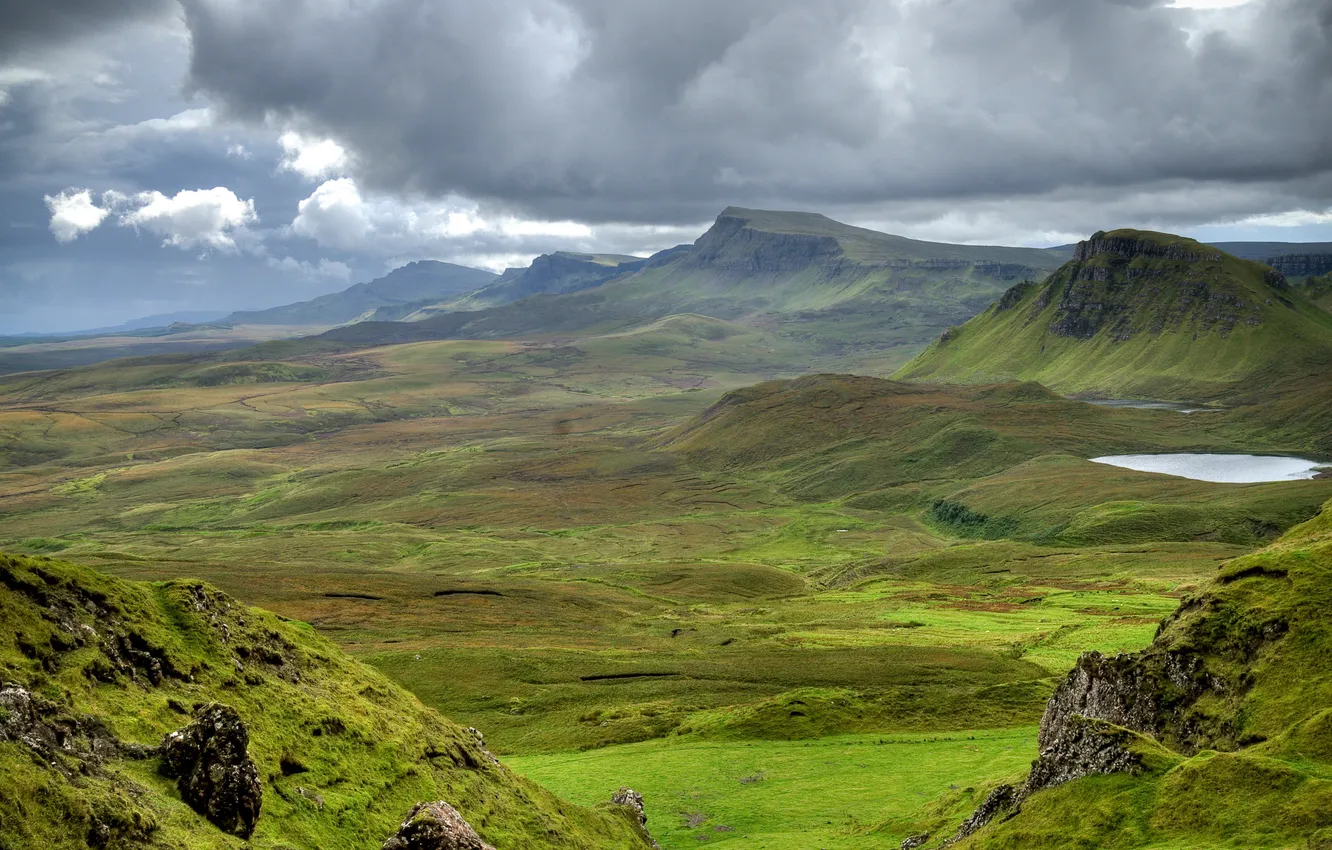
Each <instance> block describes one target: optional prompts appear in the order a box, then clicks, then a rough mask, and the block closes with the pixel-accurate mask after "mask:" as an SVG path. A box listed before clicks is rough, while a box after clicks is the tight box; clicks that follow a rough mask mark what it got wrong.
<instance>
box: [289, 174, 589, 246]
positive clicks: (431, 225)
mask: <svg viewBox="0 0 1332 850" xmlns="http://www.w3.org/2000/svg"><path fill="white" fill-rule="evenodd" d="M291 229H292V232H294V233H296V234H297V235H299V236H305V237H308V238H310V239H313V240H314V241H316V242H318V243H319V244H320V245H324V246H326V247H330V248H338V249H341V250H344V251H370V252H374V253H384V254H393V253H397V252H400V251H402V250H403V249H405V248H411V247H426V246H430V245H438V244H441V243H450V242H457V241H459V240H467V239H480V238H495V239H509V240H520V239H524V238H532V237H537V238H540V237H556V238H561V239H570V240H582V239H587V238H588V237H590V236H591V235H592V228H590V227H589V226H588V225H586V224H579V223H577V222H572V221H532V220H527V219H520V218H516V217H514V216H508V215H499V216H486V215H484V214H483V213H482V211H481V208H480V206H479V205H478V204H476V203H475V202H474V201H469V200H467V199H466V198H459V197H457V196H451V197H448V198H446V199H444V200H442V201H429V202H425V201H423V202H415V203H412V202H404V201H400V200H398V199H396V198H393V197H391V196H388V195H365V194H363V193H362V192H361V189H360V187H359V186H357V185H356V181H355V180H353V179H351V178H350V177H339V178H338V179H336V180H327V181H325V182H324V183H322V184H320V186H319V187H318V188H317V189H315V190H314V192H313V193H311V195H310V197H308V198H306V199H305V200H303V201H301V202H300V204H299V205H298V207H297V214H296V218H295V220H294V221H292V223H291Z"/></svg>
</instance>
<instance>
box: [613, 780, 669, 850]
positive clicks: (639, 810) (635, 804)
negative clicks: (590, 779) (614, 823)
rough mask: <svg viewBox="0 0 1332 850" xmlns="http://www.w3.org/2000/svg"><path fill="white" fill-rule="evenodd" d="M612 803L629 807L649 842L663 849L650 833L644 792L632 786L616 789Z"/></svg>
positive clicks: (658, 849) (657, 848) (657, 849)
mask: <svg viewBox="0 0 1332 850" xmlns="http://www.w3.org/2000/svg"><path fill="white" fill-rule="evenodd" d="M611 803H612V804H614V805H616V806H624V807H625V808H627V809H629V810H630V811H631V813H632V814H633V816H634V818H635V819H637V821H638V827H639V829H640V830H641V831H642V833H643V836H644V837H645V838H647V840H648V843H649V844H650V845H651V846H652V847H654V848H656V850H661V845H659V844H658V843H657V842H656V840H654V839H653V838H652V836H651V835H650V834H648V828H647V810H646V809H645V808H644V806H643V795H642V794H640V793H638V792H637V791H635V790H634V789H632V788H621V789H620V790H619V791H616V792H615V793H614V794H612V795H611Z"/></svg>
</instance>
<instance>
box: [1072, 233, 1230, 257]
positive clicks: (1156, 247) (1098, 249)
mask: <svg viewBox="0 0 1332 850" xmlns="http://www.w3.org/2000/svg"><path fill="white" fill-rule="evenodd" d="M1103 254H1110V255H1113V256H1115V257H1121V258H1123V259H1126V260H1132V259H1134V258H1136V257H1152V258H1156V259H1162V260H1179V261H1181V262H1186V263H1196V262H1198V261H1200V260H1220V259H1221V256H1222V255H1221V252H1220V251H1217V250H1216V249H1214V248H1208V247H1207V246H1206V245H1201V244H1200V245H1198V246H1197V247H1196V248H1194V247H1192V246H1186V245H1184V244H1182V243H1178V242H1170V243H1166V244H1162V243H1160V242H1155V241H1152V240H1150V239H1137V238H1134V237H1131V236H1110V235H1108V234H1106V233H1105V232H1104V231H1100V232H1097V233H1095V234H1093V235H1092V237H1091V238H1090V239H1087V240H1085V241H1083V242H1079V243H1078V245H1077V247H1076V248H1074V249H1073V260H1074V262H1079V263H1081V262H1085V261H1087V260H1090V259H1092V258H1093V257H1099V256H1101V255H1103Z"/></svg>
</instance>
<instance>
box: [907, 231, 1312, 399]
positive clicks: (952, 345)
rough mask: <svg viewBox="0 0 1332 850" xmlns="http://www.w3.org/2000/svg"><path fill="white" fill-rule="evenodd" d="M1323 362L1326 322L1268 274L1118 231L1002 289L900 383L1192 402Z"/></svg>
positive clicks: (1198, 248) (1210, 253) (1181, 244)
mask: <svg viewBox="0 0 1332 850" xmlns="http://www.w3.org/2000/svg"><path fill="white" fill-rule="evenodd" d="M1329 361H1332V317H1329V316H1328V314H1327V313H1325V312H1324V311H1322V310H1319V309H1318V308H1317V307H1315V306H1314V305H1313V304H1311V303H1310V302H1309V300H1308V299H1307V298H1306V297H1305V296H1304V295H1303V294H1301V293H1300V292H1298V291H1295V290H1294V289H1292V288H1291V287H1290V286H1289V285H1287V284H1286V283H1285V281H1284V279H1283V278H1282V277H1281V276H1280V275H1278V274H1276V273H1274V272H1273V271H1272V270H1271V269H1269V268H1268V267H1266V266H1262V265H1259V264H1257V263H1253V262H1250V261H1247V260H1240V259H1237V258H1235V257H1232V256H1229V255H1227V254H1224V253H1222V252H1220V251H1219V250H1217V249H1214V248H1210V247H1208V246H1205V245H1202V244H1199V243H1197V242H1194V241H1193V240H1190V239H1183V238H1180V237H1175V236H1169V235H1166V234H1159V233H1146V232H1139V231H1127V230H1120V231H1114V232H1111V233H1108V234H1097V235H1096V236H1095V237H1093V238H1092V240H1090V241H1089V242H1084V243H1081V245H1079V248H1078V253H1077V255H1076V256H1075V258H1074V259H1073V260H1072V261H1070V262H1069V263H1067V264H1066V265H1064V266H1063V267H1061V268H1060V269H1059V270H1058V271H1057V272H1056V273H1054V274H1053V275H1051V276H1050V277H1049V279H1047V280H1046V281H1045V282H1044V283H1043V284H1022V285H1019V286H1017V287H1014V288H1012V289H1010V290H1009V291H1008V292H1007V293H1005V294H1004V297H1003V298H1001V299H1000V300H999V301H997V302H996V303H995V304H993V305H991V307H990V308H989V309H988V310H986V311H985V312H984V313H982V314H980V315H979V316H977V317H976V318H974V319H972V320H971V321H969V322H967V323H966V324H964V325H962V326H961V327H957V328H952V329H949V330H948V331H947V332H946V333H945V334H943V335H942V336H941V337H940V338H939V339H938V340H937V341H935V343H934V344H933V345H931V346H930V347H929V348H928V349H927V350H926V351H925V352H923V353H922V354H921V355H920V356H919V357H917V358H916V359H915V360H913V361H912V362H911V363H910V364H908V365H907V366H906V367H904V368H903V369H902V370H900V371H899V372H898V374H897V376H898V377H900V378H903V379H907V380H923V381H942V382H953V383H974V384H982V383H991V382H994V381H998V380H1011V379H1018V380H1029V381H1039V382H1041V383H1042V384H1045V385H1046V386H1049V387H1051V388H1052V389H1055V390H1057V391H1059V392H1062V393H1070V394H1086V395H1090V396H1102V397H1122V398H1156V399H1194V400H1196V399H1206V398H1213V397H1217V396H1223V395H1233V394H1235V393H1236V392H1238V391H1242V390H1243V389H1245V385H1246V383H1253V382H1262V383H1266V382H1269V381H1271V380H1273V379H1275V378H1277V377H1279V376H1280V375H1282V374H1289V373H1290V372H1292V371H1299V370H1301V369H1304V368H1308V367H1309V366H1310V364H1315V363H1327V362H1329Z"/></svg>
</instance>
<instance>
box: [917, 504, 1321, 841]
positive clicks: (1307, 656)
mask: <svg viewBox="0 0 1332 850" xmlns="http://www.w3.org/2000/svg"><path fill="white" fill-rule="evenodd" d="M1329 604H1332V505H1329V506H1328V508H1327V509H1325V510H1324V512H1323V513H1322V514H1321V515H1320V516H1318V517H1317V518H1315V519H1313V520H1311V521H1310V522H1308V523H1306V524H1304V525H1302V526H1299V527H1297V528H1295V529H1293V530H1292V531H1291V532H1289V533H1288V534H1287V535H1286V536H1285V537H1283V538H1282V539H1281V540H1280V541H1279V542H1277V543H1275V544H1273V545H1272V546H1270V547H1269V548H1267V549H1265V550H1263V551H1261V552H1257V553H1255V554H1252V555H1248V556H1245V557H1242V558H1238V559H1235V560H1233V561H1230V562H1228V563H1226V564H1224V565H1222V567H1221V569H1220V570H1219V573H1218V575H1217V577H1216V579H1215V580H1214V581H1213V582H1211V583H1209V584H1208V585H1207V586H1205V587H1204V588H1202V589H1201V590H1200V591H1199V592H1198V593H1196V594H1194V595H1193V596H1191V597H1190V598H1188V599H1186V600H1185V601H1184V603H1183V604H1182V605H1181V606H1180V608H1179V609H1178V610H1177V611H1176V612H1175V613H1173V614H1172V615H1171V616H1170V617H1168V618H1167V619H1166V620H1165V622H1164V623H1163V625H1162V628H1161V630H1160V632H1159V634H1158V635H1157V637H1156V639H1155V640H1154V641H1153V643H1152V645H1151V646H1150V647H1149V648H1147V649H1146V650H1144V651H1142V652H1140V653H1137V654H1134V655H1132V656H1127V657H1122V658H1117V659H1113V660H1111V661H1109V662H1104V661H1100V660H1095V659H1093V660H1088V661H1085V662H1082V663H1080V665H1079V668H1080V670H1082V671H1084V672H1083V674H1082V675H1085V676H1089V677H1090V678H1091V681H1092V682H1093V684H1092V685H1091V687H1093V688H1099V689H1100V692H1099V693H1100V696H1099V697H1098V698H1097V699H1096V701H1095V702H1094V703H1080V704H1077V710H1079V711H1083V712H1085V713H1086V715H1087V716H1090V717H1092V718H1093V719H1094V720H1095V721H1097V722H1100V723H1102V724H1103V726H1102V727H1101V728H1102V729H1103V730H1104V731H1103V732H1101V733H1100V734H1102V735H1104V736H1106V737H1105V738H1104V739H1103V740H1104V741H1106V742H1107V743H1106V744H1105V746H1124V747H1126V748H1127V750H1126V752H1129V753H1132V754H1134V755H1133V757H1132V758H1131V759H1130V760H1129V763H1131V764H1133V765H1135V766H1133V767H1131V768H1129V769H1127V770H1124V769H1120V770H1113V771H1110V772H1108V773H1101V772H1100V771H1092V772H1091V775H1085V776H1084V777H1083V778H1077V779H1074V780H1072V781H1069V782H1067V783H1063V784H1056V785H1055V786H1054V787H1051V788H1048V789H1044V790H1039V791H1036V792H1035V793H1033V794H1031V795H1030V796H1029V797H1028V798H1027V799H1026V800H1025V801H1024V802H1023V803H1022V804H1021V810H1020V811H1019V812H1018V813H1016V814H1015V815H1012V816H1011V817H1009V816H1004V817H1001V818H996V820H995V823H994V824H993V825H991V826H989V827H988V828H984V829H982V830H981V831H979V832H977V833H976V834H974V835H973V836H972V837H971V838H970V839H969V840H966V841H964V842H962V843H961V844H959V845H956V846H959V847H965V848H1019V847H1021V848H1030V847H1042V848H1051V850H1056V848H1073V847H1115V848H1126V850H1127V848H1159V850H1167V848H1171V849H1172V850H1173V848H1180V849H1181V850H1183V848H1193V847H1252V848H1265V847H1273V848H1278V847H1280V848H1304V847H1322V846H1324V845H1325V843H1326V842H1327V841H1329V840H1332V679H1329V677H1328V676H1327V675H1326V663H1325V660H1326V657H1327V653H1328V652H1329V651H1332V645H1329V641H1332V635H1330V634H1329V630H1328V622H1327V607H1328V605H1329ZM1070 683H1073V679H1070ZM1075 684H1076V683H1075ZM1081 687H1083V686H1082V685H1080V684H1076V687H1075V689H1078V688H1081ZM1053 705H1054V703H1052V706H1053ZM1125 706H1130V707H1131V708H1130V709H1129V710H1128V711H1127V712H1126V711H1125ZM1055 711H1056V710H1055V709H1054V708H1052V709H1051V712H1055ZM1056 714H1057V712H1056ZM1054 716H1055V715H1052V714H1051V713H1050V712H1047V717H1046V721H1045V723H1046V724H1047V725H1050V724H1052V723H1053V722H1054V720H1053V719H1052V718H1053V717H1054ZM1125 727H1127V728H1125ZM1051 728H1053V726H1051ZM1111 740H1120V741H1124V742H1126V743H1124V744H1122V745H1121V744H1113V745H1112V744H1109V743H1108V742H1109V741H1111ZM1162 745H1164V746H1162ZM1050 757H1051V756H1048V755H1047V754H1045V751H1043V755H1042V760H1043V761H1044V760H1047V758H1050ZM940 837H942V834H941V836H940ZM928 846H930V847H934V846H937V842H935V841H932V842H930V843H929V844H928Z"/></svg>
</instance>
